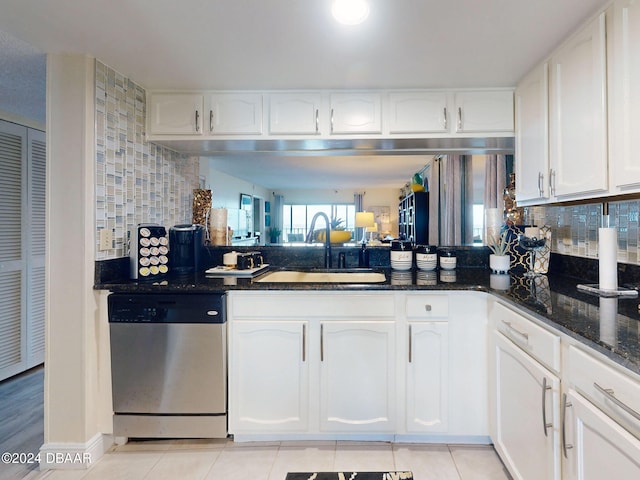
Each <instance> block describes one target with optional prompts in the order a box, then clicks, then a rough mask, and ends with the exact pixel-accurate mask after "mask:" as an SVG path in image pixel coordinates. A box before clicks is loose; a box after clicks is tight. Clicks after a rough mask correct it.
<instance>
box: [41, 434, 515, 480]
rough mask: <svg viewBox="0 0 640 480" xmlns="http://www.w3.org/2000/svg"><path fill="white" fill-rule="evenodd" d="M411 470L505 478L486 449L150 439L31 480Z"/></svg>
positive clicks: (423, 475) (205, 479)
mask: <svg viewBox="0 0 640 480" xmlns="http://www.w3.org/2000/svg"><path fill="white" fill-rule="evenodd" d="M340 470H343V471H358V470H360V471H384V470H392V471H393V470H397V471H405V470H410V471H412V472H413V475H414V479H415V480H509V479H510V476H509V475H508V473H506V471H505V469H504V466H503V465H502V462H501V461H500V459H499V458H498V455H497V454H496V453H495V451H494V450H493V448H492V447H490V446H476V445H472V446H468V445H432V444H402V443H399V444H391V443H377V442H376V443H372V442H370V443H361V442H269V443H234V442H233V441H231V440H171V441H169V440H153V441H144V442H130V443H128V444H126V445H121V446H116V447H114V448H112V449H111V451H109V452H108V453H106V454H105V455H104V456H103V457H102V458H101V459H100V460H99V461H97V462H96V463H95V465H93V466H92V467H91V468H89V469H88V470H75V471H74V470H66V471H62V470H50V471H47V472H39V473H36V472H33V474H32V475H30V476H29V478H30V479H38V480H45V479H46V480H61V479H62V480H77V479H82V480H94V479H95V480H112V479H123V480H124V479H131V480H140V479H153V480H164V479H171V480H175V479H180V480H190V479H194V480H284V478H285V477H286V474H287V472H296V471H297V472H311V471H340Z"/></svg>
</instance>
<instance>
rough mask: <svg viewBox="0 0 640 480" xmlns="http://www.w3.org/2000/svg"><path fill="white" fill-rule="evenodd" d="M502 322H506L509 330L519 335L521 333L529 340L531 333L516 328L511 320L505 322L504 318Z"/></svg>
mask: <svg viewBox="0 0 640 480" xmlns="http://www.w3.org/2000/svg"><path fill="white" fill-rule="evenodd" d="M502 323H504V324H505V325H506V326H507V327H508V328H509V330H513V332H515V333H517V334H518V335H520V336H521V337H522V338H524V339H525V340H526V341H527V342H528V341H529V334H528V333H526V332H521V331H520V330H517V329H515V328H514V327H513V326H512V325H511V322H505V321H504V320H503V321H502Z"/></svg>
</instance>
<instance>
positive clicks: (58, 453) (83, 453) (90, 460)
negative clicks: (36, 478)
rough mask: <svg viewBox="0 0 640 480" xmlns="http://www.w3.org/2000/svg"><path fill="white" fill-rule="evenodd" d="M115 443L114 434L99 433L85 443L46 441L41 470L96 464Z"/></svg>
mask: <svg viewBox="0 0 640 480" xmlns="http://www.w3.org/2000/svg"><path fill="white" fill-rule="evenodd" d="M112 445H113V435H106V434H102V433H97V434H96V435H95V436H94V437H93V438H91V439H89V440H88V441H86V442H84V443H45V444H44V445H42V447H40V470H52V469H57V470H82V469H87V468H89V467H91V466H92V465H93V464H95V463H96V462H97V461H98V460H100V458H102V455H104V453H105V452H106V451H107V450H109V448H111V446H112Z"/></svg>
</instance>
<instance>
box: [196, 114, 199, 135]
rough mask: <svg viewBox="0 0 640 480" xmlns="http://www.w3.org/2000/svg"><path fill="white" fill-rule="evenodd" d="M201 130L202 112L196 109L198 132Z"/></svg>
mask: <svg viewBox="0 0 640 480" xmlns="http://www.w3.org/2000/svg"><path fill="white" fill-rule="evenodd" d="M199 131H200V112H199V111H198V110H196V132H199Z"/></svg>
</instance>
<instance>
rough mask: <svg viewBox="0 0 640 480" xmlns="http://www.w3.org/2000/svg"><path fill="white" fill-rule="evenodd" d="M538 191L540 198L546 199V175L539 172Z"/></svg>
mask: <svg viewBox="0 0 640 480" xmlns="http://www.w3.org/2000/svg"><path fill="white" fill-rule="evenodd" d="M538 191H539V192H540V196H541V197H544V173H542V172H538Z"/></svg>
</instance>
